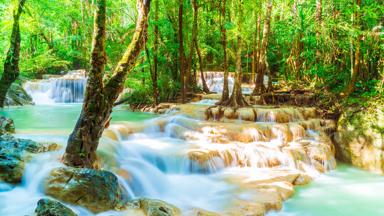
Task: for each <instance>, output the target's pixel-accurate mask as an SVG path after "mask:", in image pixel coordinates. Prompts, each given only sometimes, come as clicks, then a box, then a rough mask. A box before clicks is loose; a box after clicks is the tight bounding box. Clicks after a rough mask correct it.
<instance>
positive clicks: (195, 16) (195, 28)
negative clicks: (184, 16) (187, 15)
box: [188, 0, 210, 94]
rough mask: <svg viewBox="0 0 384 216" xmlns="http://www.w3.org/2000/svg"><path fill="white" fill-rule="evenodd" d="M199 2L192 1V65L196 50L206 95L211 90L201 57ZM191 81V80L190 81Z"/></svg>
mask: <svg viewBox="0 0 384 216" xmlns="http://www.w3.org/2000/svg"><path fill="white" fill-rule="evenodd" d="M197 1H198V0H192V6H193V27H192V44H191V55H190V65H192V54H193V51H194V49H196V52H197V56H198V58H199V68H200V77H201V83H202V84H203V91H204V92H205V93H207V94H208V93H209V92H210V91H209V88H208V86H207V83H206V82H205V78H204V73H203V59H202V57H201V52H200V47H199V41H198V33H199V28H198V23H197V22H198V18H199V6H198V2H197ZM188 81H189V80H188Z"/></svg>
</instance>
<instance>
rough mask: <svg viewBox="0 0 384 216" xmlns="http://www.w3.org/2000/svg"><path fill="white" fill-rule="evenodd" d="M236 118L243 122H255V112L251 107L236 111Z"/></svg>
mask: <svg viewBox="0 0 384 216" xmlns="http://www.w3.org/2000/svg"><path fill="white" fill-rule="evenodd" d="M236 112H237V116H238V118H239V119H241V120H244V121H255V120H256V118H257V117H256V112H255V111H254V110H253V108H252V107H247V108H240V109H238V110H236Z"/></svg>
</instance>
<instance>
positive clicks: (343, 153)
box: [334, 102, 384, 173]
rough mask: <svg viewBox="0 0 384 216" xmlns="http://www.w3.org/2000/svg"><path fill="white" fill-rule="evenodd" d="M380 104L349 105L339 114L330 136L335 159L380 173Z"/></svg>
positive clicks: (383, 134)
mask: <svg viewBox="0 0 384 216" xmlns="http://www.w3.org/2000/svg"><path fill="white" fill-rule="evenodd" d="M383 110H384V105H383V103H380V102H379V103H378V104H377V105H372V106H370V107H368V108H367V110H363V109H360V110H358V109H356V108H355V109H353V108H349V109H347V110H346V111H345V112H344V113H342V115H341V117H340V119H339V121H338V128H337V132H336V134H335V137H334V142H335V147H336V157H337V159H339V160H341V161H344V162H347V163H350V164H352V165H354V166H357V167H360V168H363V169H366V170H369V171H373V172H377V173H384V157H383V155H384V111H383Z"/></svg>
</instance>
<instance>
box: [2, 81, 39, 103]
mask: <svg viewBox="0 0 384 216" xmlns="http://www.w3.org/2000/svg"><path fill="white" fill-rule="evenodd" d="M29 104H33V101H32V98H31V97H30V96H29V95H28V94H27V92H26V91H25V90H24V89H23V87H21V85H20V84H17V83H13V84H12V85H11V87H10V88H9V90H8V92H7V96H6V98H5V105H6V106H22V105H29Z"/></svg>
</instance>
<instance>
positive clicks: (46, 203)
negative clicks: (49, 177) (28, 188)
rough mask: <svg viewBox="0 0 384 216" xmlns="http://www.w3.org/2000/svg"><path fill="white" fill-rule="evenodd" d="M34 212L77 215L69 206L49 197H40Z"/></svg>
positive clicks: (50, 215) (64, 215)
mask: <svg viewBox="0 0 384 216" xmlns="http://www.w3.org/2000/svg"><path fill="white" fill-rule="evenodd" d="M35 213H36V215H37V216H77V214H75V213H74V212H73V211H72V210H71V209H70V208H68V207H66V206H65V205H63V204H62V203H60V202H58V201H55V200H51V199H40V200H39V202H38V203H37V208H36V209H35Z"/></svg>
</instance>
